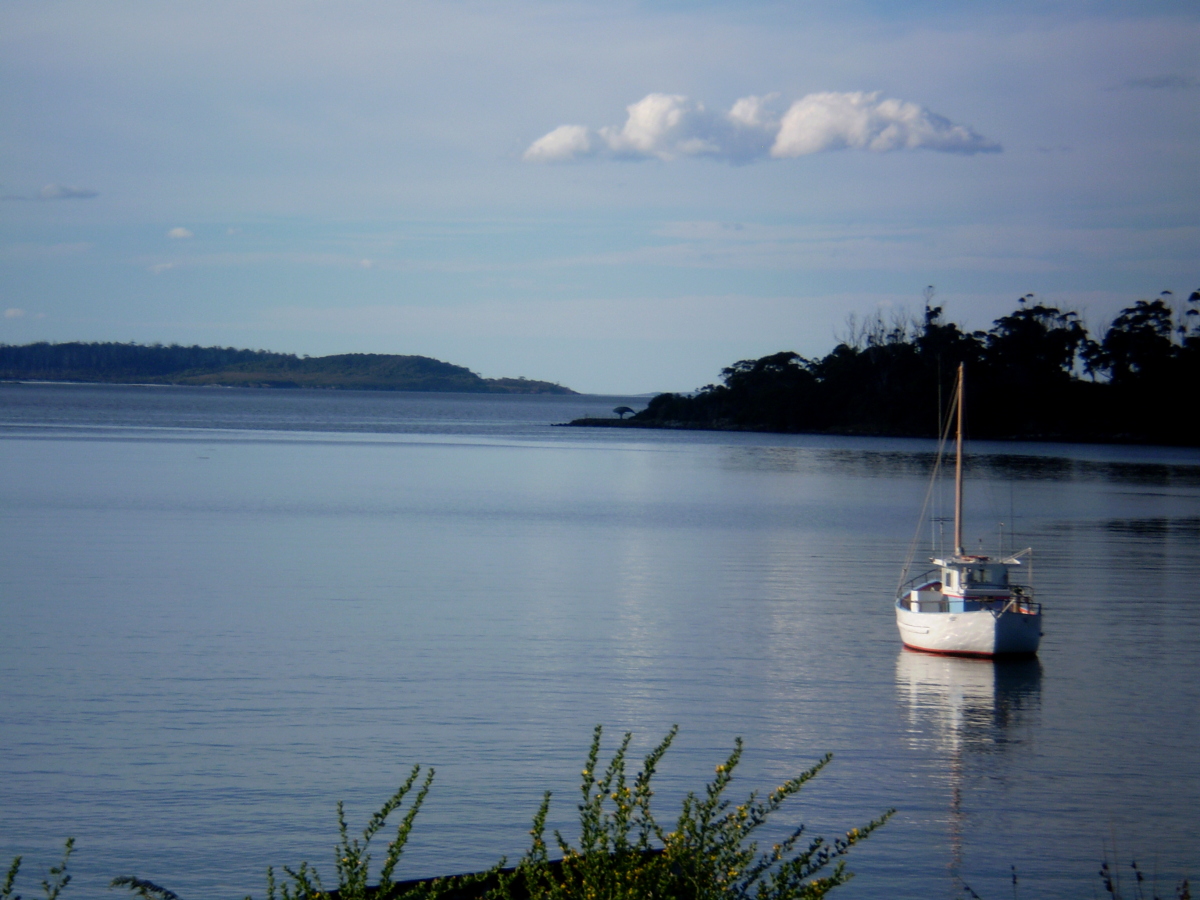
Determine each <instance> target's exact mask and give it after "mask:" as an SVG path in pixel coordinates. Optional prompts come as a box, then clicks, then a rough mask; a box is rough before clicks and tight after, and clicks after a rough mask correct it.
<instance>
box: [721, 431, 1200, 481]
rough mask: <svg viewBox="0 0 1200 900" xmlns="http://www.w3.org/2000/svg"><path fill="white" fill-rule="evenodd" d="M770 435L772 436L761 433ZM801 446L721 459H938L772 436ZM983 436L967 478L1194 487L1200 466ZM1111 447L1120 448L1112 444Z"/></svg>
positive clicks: (921, 444) (828, 468)
mask: <svg viewBox="0 0 1200 900" xmlns="http://www.w3.org/2000/svg"><path fill="white" fill-rule="evenodd" d="M766 437H768V438H769V437H771V436H769V435H768V436H766ZM774 437H775V438H776V440H778V441H779V442H780V443H781V444H782V443H783V442H785V441H788V440H789V439H790V440H792V441H799V442H802V446H756V445H751V446H731V447H728V448H725V455H724V460H723V464H724V466H725V467H726V468H729V469H741V470H751V471H774V472H823V473H837V474H842V475H853V476H857V477H865V478H928V477H929V475H930V474H931V473H932V471H933V467H934V465H935V463H936V462H937V454H936V453H935V452H933V447H934V442H933V441H927V440H917V439H896V440H893V441H889V443H890V444H893V445H898V446H900V447H902V448H903V449H881V448H880V446H879V442H878V441H874V440H872V439H856V438H838V439H836V440H838V441H839V442H840V443H842V444H843V445H844V444H846V443H851V444H852V443H855V442H856V441H860V440H861V441H863V443H864V444H869V446H863V447H861V448H846V447H845V446H841V447H830V446H825V444H826V443H830V442H832V441H833V440H835V439H834V438H824V437H816V436H812V435H799V436H794V437H793V436H788V437H783V436H778V435H777V436H774ZM993 446H995V445H994V444H992V445H989V444H986V443H984V442H979V443H975V444H972V445H971V448H970V449H969V450H968V452H967V454H966V456H965V457H964V459H963V467H964V471H965V473H966V476H967V477H968V478H972V479H993V480H999V481H1053V482H1063V481H1075V482H1083V483H1092V482H1095V483H1103V484H1124V485H1138V486H1155V485H1157V486H1163V487H1167V486H1174V487H1183V486H1189V487H1195V486H1196V485H1200V471H1197V467H1196V466H1194V465H1175V464H1172V463H1170V462H1162V463H1159V462H1154V463H1141V462H1129V461H1126V460H1119V459H1080V458H1071V457H1066V456H1052V455H1046V454H1043V453H1037V452H1028V453H1022V454H1016V453H1011V452H1007V453H995V452H991V450H990V448H991V447H993ZM1114 452H1119V448H1115V449H1114Z"/></svg>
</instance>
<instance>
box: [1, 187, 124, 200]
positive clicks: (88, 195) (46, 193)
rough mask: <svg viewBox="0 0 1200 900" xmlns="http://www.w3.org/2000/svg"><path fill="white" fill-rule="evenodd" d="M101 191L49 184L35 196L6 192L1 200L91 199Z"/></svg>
mask: <svg viewBox="0 0 1200 900" xmlns="http://www.w3.org/2000/svg"><path fill="white" fill-rule="evenodd" d="M99 196H100V192H99V191H93V190H92V189H91V188H82V187H70V186H69V185H65V184H48V185H46V186H45V187H43V188H42V189H41V190H40V191H38V192H37V193H36V194H34V195H33V196H26V195H25V194H5V195H4V196H3V197H0V200H91V199H92V198H93V197H99Z"/></svg>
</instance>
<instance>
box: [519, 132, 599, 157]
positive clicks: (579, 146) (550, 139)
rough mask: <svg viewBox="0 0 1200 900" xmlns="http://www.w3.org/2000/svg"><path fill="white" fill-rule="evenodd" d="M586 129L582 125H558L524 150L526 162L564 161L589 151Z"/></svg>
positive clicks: (585, 154) (589, 140)
mask: <svg viewBox="0 0 1200 900" xmlns="http://www.w3.org/2000/svg"><path fill="white" fill-rule="evenodd" d="M591 150H592V142H591V139H590V137H589V136H588V129H587V128H585V127H584V126H582V125H559V126H558V127H557V128H555V129H554V130H553V131H552V132H550V133H549V134H547V135H543V136H542V137H540V138H538V139H537V140H536V141H534V142H533V143H532V144H530V145H529V149H528V150H526V151H525V160H526V162H566V161H567V160H571V159H574V158H575V157H577V156H587V155H588V154H589V153H591Z"/></svg>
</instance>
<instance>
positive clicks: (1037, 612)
mask: <svg viewBox="0 0 1200 900" xmlns="http://www.w3.org/2000/svg"><path fill="white" fill-rule="evenodd" d="M964 376H965V370H964V366H962V365H961V364H960V365H959V367H958V383H957V386H956V387H955V399H954V408H953V410H952V412H953V413H954V418H955V420H956V428H955V465H954V554H953V555H952V556H946V557H942V558H938V557H934V558H932V559H931V560H930V562H931V563H933V567H932V568H931V569H929V570H927V571H926V572H924V573H922V574H921V575H918V576H916V577H915V578H910V579H908V580H905V579H906V577H907V575H908V572H909V569H910V566H911V563H912V558H913V552H912V550H910V552H909V557H908V561H907V562H906V563H905V565H904V569H903V571H902V572H901V575H900V582H901V583H900V587H899V588H898V589H897V591H896V627H897V628H899V629H900V639H901V640H902V641H903V642H904V644H905V646H907V647H911V648H912V649H914V650H924V651H926V652H929V653H942V654H946V655H950V656H981V657H997V656H1032V655H1033V654H1035V653H1037V649H1038V644H1039V642H1040V641H1041V638H1042V605H1041V604H1040V603H1037V602H1035V601H1034V599H1033V588H1032V586H1030V585H1029V584H1026V583H1021V582H1022V581H1023V580H1024V579H1022V577H1021V573H1022V572H1023V570H1024V569H1026V568H1027V566H1026V562H1025V561H1026V560H1028V559H1030V558H1031V554H1032V552H1033V551H1032V549H1031V548H1026V549H1024V550H1022V551H1020V552H1019V553H1014V554H1012V555H1010V556H1006V557H997V558H993V557H989V556H983V555H973V554H968V553H965V552H964V551H963V542H962V518H963V516H962V508H963V471H962V460H963V389H964V381H965V377H964ZM948 430H949V422H947V426H946V431H945V432H943V434H942V444H941V446H939V448H938V461H937V464H935V466H934V471H933V481H936V479H937V476H938V470H939V469H940V466H941V458H942V450H943V448H944V446H945V441H946V437H947V432H948ZM933 481H931V484H930V495H931V494H932V492H933V487H934V485H933ZM925 502H926V507H928V503H929V495H926V501H925ZM922 517H924V511H922ZM913 546H914V547H915V546H916V541H915V540H914V542H913Z"/></svg>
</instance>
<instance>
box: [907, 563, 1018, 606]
mask: <svg viewBox="0 0 1200 900" xmlns="http://www.w3.org/2000/svg"><path fill="white" fill-rule="evenodd" d="M940 572H941V570H940V569H936V568H935V569H928V570H926V571H925V572H922V573H921V574H920V575H918V576H916V577H915V578H910V579H909V580H908V581H906V582H905V583H904V584H903V585H901V586H900V590H899V591H898V592H897V595H896V599H897V600H898V601H899V602H900V604H901V605H902V606H904V608H905V609H912V610H916V609H918V605H917V604H918V603H919V609H920V611H921V612H949V611H950V601H949V600H948V599H947V598H945V597H944V596H941V597H939V596H936V595H938V594H941V587H942V586H941V582H940V581H939V580H938V578H937V577H936V576H937V575H939V574H940ZM935 584H936V585H937V587H936V588H931V589H930V591H929V593H930V594H934V595H935V596H934V597H928V596H926V597H921V598H919V600H914V599H913V597H912V594H913V592H914V591H917V592H918V593H925V592H924V591H920V588H922V587H924V586H925V585H935ZM1005 591H1006V592H1007V593H1008V596H1007V597H998V598H994V599H992V598H987V597H979V598H977V599H976V598H972V597H968V598H966V599H967V602H969V603H971V604H972V608H975V609H991V610H995V611H997V612H1020V613H1025V614H1026V615H1041V612H1042V604H1040V603H1038V602H1036V601H1035V600H1034V598H1033V588H1032V587H1030V586H1029V585H1026V584H1012V585H1008V586H1007V587H1006V588H1005Z"/></svg>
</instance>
